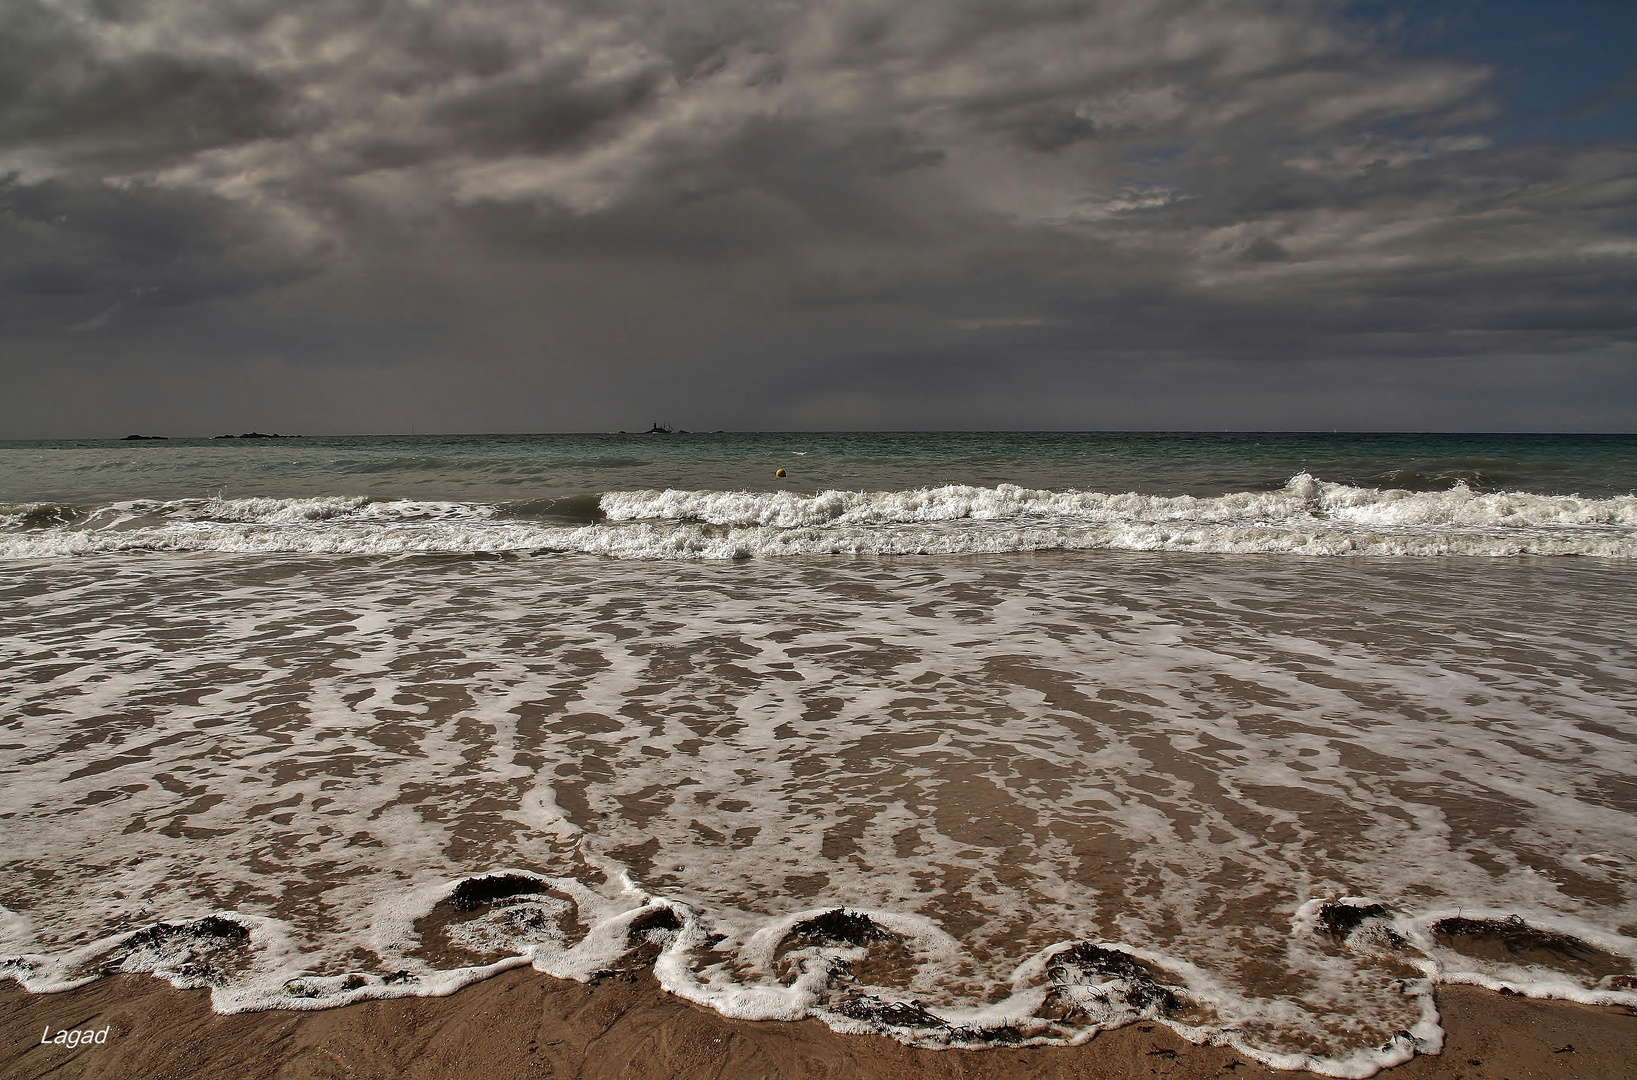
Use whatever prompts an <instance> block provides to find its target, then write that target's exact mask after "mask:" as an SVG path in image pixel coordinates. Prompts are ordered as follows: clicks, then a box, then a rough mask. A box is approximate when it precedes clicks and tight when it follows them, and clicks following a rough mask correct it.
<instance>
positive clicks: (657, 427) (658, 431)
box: [646, 421, 675, 435]
mask: <svg viewBox="0 0 1637 1080" xmlns="http://www.w3.org/2000/svg"><path fill="white" fill-rule="evenodd" d="M646 434H649V435H672V434H675V433H674V432H673V431H672V430H671V427H670V425H669V424H661V423H658V422H657V421H656V422H655V423H654V426H653V427H651V428H649V429H648V431H647V432H646Z"/></svg>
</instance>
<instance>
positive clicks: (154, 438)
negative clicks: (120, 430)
mask: <svg viewBox="0 0 1637 1080" xmlns="http://www.w3.org/2000/svg"><path fill="white" fill-rule="evenodd" d="M168 438H170V436H168V435H127V436H125V437H124V438H123V439H121V440H119V441H120V442H164V441H165V440H166V439H168Z"/></svg>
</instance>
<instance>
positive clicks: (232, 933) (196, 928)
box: [120, 915, 250, 950]
mask: <svg viewBox="0 0 1637 1080" xmlns="http://www.w3.org/2000/svg"><path fill="white" fill-rule="evenodd" d="M249 936H250V931H249V930H248V929H246V928H245V927H244V926H242V925H241V924H239V923H236V922H234V921H233V920H232V919H224V918H222V917H221V916H220V915H206V916H205V917H204V918H202V919H194V920H193V921H192V922H185V923H154V924H153V925H152V926H147V927H143V928H142V929H141V930H138V931H137V932H136V933H134V934H132V935H131V936H130V937H128V938H126V939H125V940H124V941H123V942H121V945H120V947H121V948H124V949H133V950H134V949H144V948H158V947H160V946H162V945H164V944H165V943H166V942H168V941H172V940H174V939H176V938H182V937H185V938H215V939H217V940H233V941H243V940H244V939H246V938H248V937H249Z"/></svg>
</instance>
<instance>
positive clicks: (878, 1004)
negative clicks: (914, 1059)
mask: <svg viewBox="0 0 1637 1080" xmlns="http://www.w3.org/2000/svg"><path fill="white" fill-rule="evenodd" d="M830 1011H831V1012H834V1013H839V1014H840V1015H842V1016H845V1017H848V1018H850V1019H853V1020H863V1021H866V1022H868V1023H873V1024H880V1025H882V1026H884V1027H898V1028H919V1029H923V1030H924V1029H927V1028H943V1027H948V1026H949V1024H948V1022H947V1021H945V1020H944V1019H943V1018H942V1017H940V1016H938V1015H937V1014H935V1013H933V1012H931V1011H930V1010H928V1009H927V1007H926V1006H924V1005H922V1004H921V1003H920V1002H919V1001H882V1000H881V999H880V998H878V997H876V996H875V995H874V994H849V995H847V996H846V997H845V998H842V999H841V1001H839V1002H837V1003H836V1004H834V1005H832V1006H830Z"/></svg>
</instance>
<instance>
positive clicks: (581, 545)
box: [0, 473, 1637, 559]
mask: <svg viewBox="0 0 1637 1080" xmlns="http://www.w3.org/2000/svg"><path fill="white" fill-rule="evenodd" d="M553 505H555V504H553ZM533 509H534V504H530V503H512V504H481V503H459V502H428V501H417V500H402V499H399V500H372V499H367V498H363V497H342V496H323V497H314V498H303V499H276V498H244V499H224V498H215V499H180V500H173V501H169V502H155V501H140V500H138V501H126V502H120V503H112V504H106V505H98V506H86V507H80V506H73V505H67V504H55V503H29V504H17V505H10V506H0V558H4V557H11V558H40V557H51V556H64V555H88V554H107V553H112V552H120V551H218V552H263V553H271V552H285V553H304V554H373V555H381V554H404V553H414V552H419V553H434V552H442V553H475V552H502V551H541V552H563V553H577V554H591V555H601V556H606V557H615V558H628V559H741V558H750V557H790V556H801V555H959V554H979V553H998V552H1012V551H1051V550H1067V551H1073V550H1096V549H1112V550H1124V551H1197V552H1210V553H1269V554H1281V553H1282V554H1298V555H1319V556H1323V555H1480V556H1515V555H1593V556H1602V557H1607V558H1631V557H1632V556H1633V555H1637V496H1629V495H1627V496H1616V497H1613V498H1606V499H1592V498H1581V497H1578V496H1554V495H1539V494H1531V493H1528V492H1491V493H1482V494H1480V493H1477V492H1474V491H1473V490H1471V489H1470V488H1468V487H1467V486H1466V485H1465V484H1461V483H1458V484H1456V485H1455V486H1453V487H1451V488H1448V489H1446V490H1439V491H1404V490H1397V489H1385V490H1383V489H1376V488H1362V487H1354V486H1351V485H1347V484H1338V483H1322V482H1320V481H1318V480H1316V479H1314V478H1313V477H1312V476H1310V475H1308V474H1306V473H1301V474H1299V475H1297V476H1295V477H1293V478H1292V479H1291V480H1290V482H1289V483H1288V484H1287V485H1285V487H1283V488H1282V489H1280V490H1278V491H1256V492H1237V493H1232V494H1227V495H1217V496H1211V497H1195V496H1175V497H1165V496H1157V495H1139V494H1131V493H1128V494H1118V495H1109V494H1103V493H1100V492H1091V491H1038V490H1030V489H1027V488H1021V487H1017V486H1014V485H1005V484H1003V485H1000V486H998V487H992V488H991V487H970V486H961V485H956V486H945V487H937V488H926V489H920V490H914V491H856V492H853V491H823V492H819V493H817V494H796V493H790V492H748V491H675V490H667V491H614V492H608V493H606V494H604V495H603V496H602V497H601V500H600V515H601V517H602V520H601V521H600V522H599V523H596V524H580V525H570V524H564V523H562V522H557V523H553V522H552V521H550V520H541V519H540V517H539V516H538V515H537V514H535V513H534V512H533Z"/></svg>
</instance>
